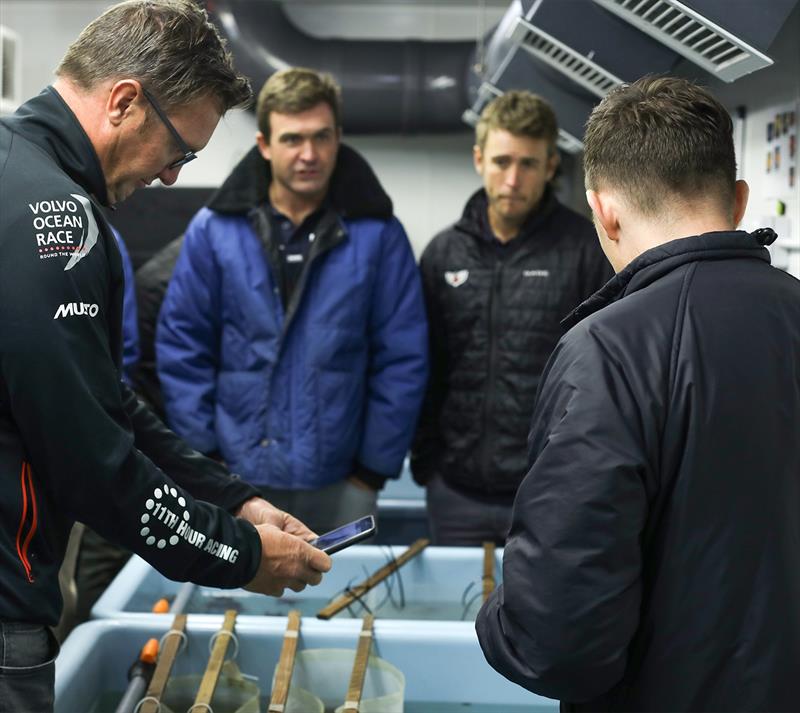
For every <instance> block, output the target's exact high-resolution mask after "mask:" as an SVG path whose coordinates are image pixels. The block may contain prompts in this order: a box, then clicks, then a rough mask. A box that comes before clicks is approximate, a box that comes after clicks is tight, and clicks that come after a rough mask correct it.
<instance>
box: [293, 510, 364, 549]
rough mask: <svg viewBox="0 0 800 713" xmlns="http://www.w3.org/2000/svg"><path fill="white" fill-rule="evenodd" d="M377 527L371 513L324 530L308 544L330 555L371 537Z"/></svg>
mask: <svg viewBox="0 0 800 713" xmlns="http://www.w3.org/2000/svg"><path fill="white" fill-rule="evenodd" d="M377 529H378V528H377V526H376V525H375V518H374V517H372V515H367V516H365V517H361V518H359V519H358V520H353V522H348V523H347V524H346V525H342V526H341V527H337V528H336V529H335V530H331V531H330V532H326V533H325V534H324V535H320V536H319V537H317V538H316V539H315V540H311V541H310V542H309V544H310V545H313V546H314V547H316V548H318V549H320V550H322V551H323V552H325V553H326V554H329V555H332V554H333V553H334V552H338V551H339V550H343V549H344V548H345V547H349V546H350V545H354V544H355V543H356V542H361V541H362V540H365V539H367V538H368V537H372V535H374V534H375V532H377Z"/></svg>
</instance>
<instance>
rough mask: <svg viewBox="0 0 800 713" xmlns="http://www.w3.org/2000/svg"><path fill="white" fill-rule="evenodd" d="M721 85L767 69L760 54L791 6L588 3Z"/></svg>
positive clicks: (673, 0) (773, 1)
mask: <svg viewBox="0 0 800 713" xmlns="http://www.w3.org/2000/svg"><path fill="white" fill-rule="evenodd" d="M594 2H596V3H597V4H598V5H600V6H601V7H603V8H605V9H606V10H608V11H609V12H612V13H614V14H615V15H617V16H619V17H620V18H622V19H623V20H625V21H627V22H629V23H630V24H631V25H633V26H634V27H637V28H639V29H640V30H642V32H646V33H647V34H648V35H650V36H651V37H654V38H655V39H657V40H659V41H660V42H662V43H663V44H664V45H666V46H667V47H670V48H671V49H673V50H675V51H676V52H678V53H679V54H681V55H682V56H684V57H686V58H687V59H689V60H691V61H692V62H694V63H695V64H696V65H698V66H699V67H702V68H703V69H704V70H705V71H707V72H709V73H710V74H713V75H714V76H715V77H718V78H719V79H721V80H723V81H725V82H733V81H735V80H736V79H738V78H739V77H742V76H744V75H746V74H750V73H751V72H754V71H756V70H757V69H763V68H764V67H768V66H770V65H771V64H772V60H771V59H770V58H769V57H768V56H767V55H766V54H764V52H765V51H766V50H768V49H769V46H770V44H771V43H772V41H773V40H774V39H775V36H776V35H777V33H778V31H779V30H780V28H781V26H782V25H783V23H784V22H785V21H786V18H787V17H788V16H789V13H790V12H791V11H792V8H793V7H794V6H795V5H796V3H797V0H769V2H765V1H763V0H762V1H761V2H756V1H755V0H749V1H747V2H731V1H730V0H687V2H680V1H679V0H594Z"/></svg>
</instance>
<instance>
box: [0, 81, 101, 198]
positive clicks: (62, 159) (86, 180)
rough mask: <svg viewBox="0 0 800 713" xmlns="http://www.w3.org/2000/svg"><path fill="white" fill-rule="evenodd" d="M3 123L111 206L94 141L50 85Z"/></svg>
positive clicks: (76, 181)
mask: <svg viewBox="0 0 800 713" xmlns="http://www.w3.org/2000/svg"><path fill="white" fill-rule="evenodd" d="M3 122H4V123H5V124H6V125H7V126H8V127H9V128H10V129H11V130H12V131H14V132H15V133H18V134H20V135H21V136H24V137H25V139H27V140H28V141H30V142H31V143H34V144H36V145H37V146H38V147H39V148H41V149H42V150H44V151H45V152H46V153H48V154H49V155H50V156H52V157H53V159H54V160H55V161H56V162H57V163H58V164H59V165H60V166H61V168H62V169H63V170H64V171H65V173H66V174H67V175H68V176H69V177H70V178H71V179H72V180H73V181H75V183H77V184H78V185H80V186H81V187H83V188H84V189H85V190H86V191H87V192H88V193H89V194H90V195H91V196H92V197H93V198H94V199H95V200H97V202H98V203H101V204H102V205H108V193H107V191H106V180H105V176H104V175H103V169H102V167H101V166H100V159H99V158H98V157H97V152H96V151H95V150H94V146H93V145H92V142H91V141H90V140H89V137H88V136H87V135H86V132H85V131H84V130H83V127H82V126H81V124H80V122H79V121H78V118H77V117H76V116H75V114H73V113H72V110H71V109H70V108H69V106H67V103H66V102H65V101H64V100H63V99H62V98H61V95H60V94H59V93H58V92H57V91H56V90H55V89H54V88H53V87H47V88H46V89H44V90H43V91H42V92H41V93H40V94H39V95H38V96H35V97H33V99H30V100H29V101H27V102H25V103H24V104H23V105H22V106H21V107H20V108H19V109H18V110H17V112H16V113H15V114H14V115H13V116H11V117H8V118H6V119H4V120H3Z"/></svg>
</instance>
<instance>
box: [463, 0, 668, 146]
mask: <svg viewBox="0 0 800 713" xmlns="http://www.w3.org/2000/svg"><path fill="white" fill-rule="evenodd" d="M679 59H680V57H679V56H678V55H677V54H676V53H675V52H673V51H672V50H670V49H669V48H667V47H664V46H663V45H661V44H660V43H658V42H654V41H653V40H652V39H651V38H650V37H648V36H647V35H645V34H643V33H641V32H640V31H639V30H637V29H636V28H634V27H631V26H630V25H629V24H627V23H626V22H624V21H622V20H621V19H620V18H618V17H616V16H615V15H612V14H610V13H608V12H606V11H605V10H603V9H602V8H601V7H599V6H598V5H596V4H595V3H594V2H592V0H570V1H569V2H564V0H535V1H532V0H515V2H513V3H512V4H511V6H510V7H509V9H508V11H507V12H506V14H505V16H504V17H503V19H502V20H501V21H500V24H499V26H498V29H497V30H496V31H495V33H494V35H493V36H492V38H491V40H490V41H489V43H488V45H487V60H486V64H487V66H488V67H489V71H488V73H487V80H486V82H485V83H484V85H483V86H482V88H481V91H479V92H478V96H477V98H476V99H475V101H474V103H473V105H472V106H471V108H470V109H469V110H468V111H467V112H466V113H465V114H464V117H463V118H464V120H465V121H467V122H470V121H472V122H474V121H476V120H477V115H478V114H480V111H481V109H482V108H483V106H484V105H485V104H486V102H487V101H488V100H489V98H490V97H491V96H493V95H494V93H498V92H499V93H502V92H504V91H508V90H509V89H528V90H530V91H532V92H535V93H536V94H540V95H541V96H542V97H544V98H545V99H546V100H547V101H548V102H549V103H550V104H551V105H552V106H553V108H554V109H555V111H556V115H557V117H558V123H559V126H560V134H559V142H558V143H559V147H560V148H561V149H562V150H564V151H567V152H569V153H576V152H578V151H580V150H582V149H583V143H582V138H583V131H584V125H585V123H586V119H587V118H588V116H589V114H590V112H591V110H592V108H593V106H594V105H595V104H596V103H597V100H598V99H599V98H602V97H604V96H605V95H606V94H607V93H608V92H609V91H610V90H611V89H613V88H614V87H616V86H618V85H619V84H621V83H622V82H626V81H632V80H634V79H636V78H637V77H640V76H641V75H643V74H647V73H659V72H666V71H668V70H670V69H671V68H672V67H673V66H674V65H675V63H676V62H677V61H678V60H679Z"/></svg>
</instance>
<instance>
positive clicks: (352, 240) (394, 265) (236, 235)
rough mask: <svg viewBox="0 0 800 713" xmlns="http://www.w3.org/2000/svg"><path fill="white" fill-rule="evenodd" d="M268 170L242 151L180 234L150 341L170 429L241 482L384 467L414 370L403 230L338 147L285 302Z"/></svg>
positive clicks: (284, 481)
mask: <svg viewBox="0 0 800 713" xmlns="http://www.w3.org/2000/svg"><path fill="white" fill-rule="evenodd" d="M269 181H270V171H269V163H268V162H266V161H264V159H263V158H261V156H260V155H259V154H258V152H257V151H255V150H253V151H251V152H250V153H249V154H248V155H247V156H245V158H244V159H242V161H241V162H240V164H239V165H238V166H237V167H236V168H235V169H234V171H233V173H232V174H231V176H230V177H229V178H228V179H227V180H226V182H225V183H224V184H223V186H222V187H221V188H220V190H219V191H218V192H217V194H215V196H214V197H212V199H211V201H210V203H209V206H208V207H206V208H203V209H202V210H201V211H200V212H199V213H198V214H197V215H196V216H195V218H194V219H193V220H192V222H191V223H190V225H189V227H188V229H187V231H186V238H185V241H184V245H183V248H182V251H181V255H180V258H179V259H178V263H177V265H176V267H175V272H174V274H173V277H172V281H171V282H170V285H169V288H168V290H167V294H166V297H165V300H164V304H163V307H162V310H161V314H160V317H159V323H158V329H157V336H156V350H157V358H158V374H159V378H160V381H161V385H162V388H163V392H164V397H165V406H166V411H167V417H168V421H169V424H170V426H171V427H172V428H173V429H174V430H175V431H176V432H177V433H179V434H180V435H181V436H183V437H184V438H185V439H186V440H187V441H188V442H189V443H190V444H192V445H193V446H194V447H195V448H197V449H199V450H201V451H204V452H218V453H219V454H220V455H221V456H222V457H223V458H224V459H225V461H226V462H227V463H228V464H229V466H230V467H231V469H232V470H233V471H234V472H237V473H239V474H240V475H241V476H242V477H243V478H245V479H246V480H247V481H249V482H251V483H253V484H255V485H269V486H271V487H276V488H290V489H305V488H317V487H320V486H324V485H328V484H331V483H333V482H336V481H338V480H341V479H342V478H344V477H347V476H348V475H350V474H352V473H359V472H364V473H369V474H371V475H373V476H378V477H379V478H387V477H397V476H398V474H399V472H400V469H401V466H402V463H403V458H404V456H405V454H406V451H407V450H408V447H409V445H410V442H411V438H412V434H413V432H414V428H415V425H416V419H417V415H418V410H419V407H420V404H421V400H422V397H423V393H424V389H425V383H426V379H427V326H426V317H425V311H424V306H423V301H422V294H421V286H420V279H419V275H418V271H417V267H416V264H415V261H414V257H413V254H412V252H411V247H410V245H409V242H408V238H407V237H406V234H405V232H404V230H403V227H402V225H401V224H400V223H399V221H398V220H397V219H396V218H394V217H393V216H392V206H391V201H390V200H389V198H388V196H387V195H386V194H385V192H384V191H383V189H382V188H381V186H380V184H379V183H378V180H377V178H376V177H375V175H374V174H373V173H372V170H371V169H370V167H369V166H368V165H367V163H366V162H365V161H364V160H363V159H362V158H361V157H360V156H359V155H358V154H357V153H356V152H355V151H353V150H352V149H349V148H348V147H346V146H342V147H341V149H340V152H339V157H338V160H337V167H336V169H335V171H334V174H333V176H332V179H331V188H330V191H329V195H328V204H329V205H330V206H331V207H330V208H329V209H328V210H327V211H326V212H325V213H324V215H323V217H322V218H321V219H320V223H319V224H318V227H317V230H316V233H317V237H316V239H315V241H314V243H313V246H312V249H311V254H310V255H309V262H308V264H307V266H306V270H305V274H304V277H303V278H302V279H301V282H300V283H299V284H298V286H297V289H296V290H295V293H294V295H293V298H292V300H291V302H290V303H289V305H288V306H287V308H286V310H284V307H283V305H282V301H281V296H280V290H279V284H278V280H277V279H276V276H277V275H278V272H277V269H276V267H273V265H275V266H277V264H278V263H277V260H279V259H280V258H279V257H278V255H277V243H278V240H277V238H276V239H275V240H272V237H271V235H270V224H269V220H268V218H267V210H268V207H267V195H268V194H267V190H268V186H269Z"/></svg>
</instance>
